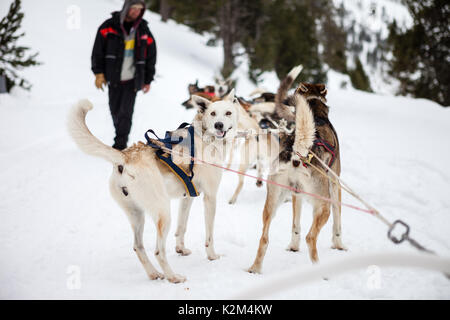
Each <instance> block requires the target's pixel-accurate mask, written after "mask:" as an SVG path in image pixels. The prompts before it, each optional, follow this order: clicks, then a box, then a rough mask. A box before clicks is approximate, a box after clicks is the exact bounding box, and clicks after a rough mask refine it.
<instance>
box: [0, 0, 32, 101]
mask: <svg viewBox="0 0 450 320" xmlns="http://www.w3.org/2000/svg"><path fill="white" fill-rule="evenodd" d="M20 6H21V1H20V0H14V2H13V3H12V4H11V6H10V7H9V12H8V14H7V15H6V16H5V17H4V18H3V19H2V20H1V21H0V76H4V77H5V78H6V89H7V91H8V92H9V91H10V90H11V88H12V87H14V86H19V87H22V88H24V89H26V90H30V89H31V84H30V83H29V82H28V81H27V80H26V79H24V78H22V77H21V76H19V75H18V73H17V71H19V70H22V69H23V68H26V67H30V66H35V65H39V64H40V62H37V61H36V60H35V58H36V56H37V55H38V53H34V54H31V55H27V51H28V50H29V48H28V47H23V46H18V45H17V40H18V39H19V38H21V37H22V36H23V35H24V34H25V33H20V34H17V32H18V30H19V28H20V26H21V23H22V19H23V13H22V12H20Z"/></svg>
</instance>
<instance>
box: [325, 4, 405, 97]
mask: <svg viewBox="0 0 450 320" xmlns="http://www.w3.org/2000/svg"><path fill="white" fill-rule="evenodd" d="M333 3H334V5H335V6H336V7H337V8H345V12H346V15H345V18H344V20H343V21H339V25H341V23H342V24H343V27H344V29H345V30H351V29H353V30H354V34H353V35H352V34H350V33H349V34H348V36H347V45H348V46H349V47H351V46H352V45H357V46H361V48H360V52H358V54H357V55H358V57H359V58H360V60H361V63H362V65H363V67H364V70H365V72H366V73H367V76H368V77H369V79H370V84H371V87H372V90H374V91H375V92H378V93H391V94H394V93H396V92H397V91H398V85H399V84H398V81H397V80H396V79H394V78H392V77H390V76H389V75H388V61H389V60H390V59H392V54H391V53H390V52H386V53H384V52H383V46H384V45H385V42H386V39H387V37H388V36H389V29H388V28H389V24H390V23H392V22H393V21H394V20H395V21H396V22H397V25H398V27H400V28H403V29H404V28H409V27H411V25H412V22H413V21H412V17H411V15H410V13H409V11H408V9H407V8H406V7H405V6H404V5H403V4H402V3H401V1H400V0H377V1H374V0H333ZM348 49H350V48H348ZM354 54H355V53H354V52H353V53H350V54H348V55H347V64H348V66H349V67H350V68H354ZM371 55H372V56H376V58H375V62H374V61H373V60H372V59H371Z"/></svg>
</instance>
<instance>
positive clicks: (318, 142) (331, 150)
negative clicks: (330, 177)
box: [314, 138, 336, 171]
mask: <svg viewBox="0 0 450 320" xmlns="http://www.w3.org/2000/svg"><path fill="white" fill-rule="evenodd" d="M314 145H315V146H319V147H324V148H325V150H327V151H328V152H329V153H330V154H331V159H330V162H329V163H328V167H329V168H331V166H332V165H333V163H334V161H335V160H336V153H335V147H333V146H332V145H331V144H330V143H329V142H328V141H326V140H324V139H321V138H318V139H316V140H314ZM327 171H328V170H327Z"/></svg>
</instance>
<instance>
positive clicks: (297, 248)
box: [286, 244, 300, 252]
mask: <svg viewBox="0 0 450 320" xmlns="http://www.w3.org/2000/svg"><path fill="white" fill-rule="evenodd" d="M286 250H287V251H292V252H298V251H300V248H299V246H295V245H292V244H290V245H289V247H287V248H286Z"/></svg>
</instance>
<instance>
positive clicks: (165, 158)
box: [145, 122, 199, 197]
mask: <svg viewBox="0 0 450 320" xmlns="http://www.w3.org/2000/svg"><path fill="white" fill-rule="evenodd" d="M186 127H188V128H187V130H188V134H189V137H190V140H191V141H190V148H189V150H190V151H191V163H190V165H189V170H190V171H191V174H190V175H188V174H187V173H186V172H185V171H184V170H183V169H182V168H180V167H179V166H177V165H176V164H175V163H174V162H173V161H172V154H171V153H168V152H165V151H164V150H163V149H161V146H160V145H158V144H155V143H154V142H153V141H154V139H151V138H150V137H149V136H148V133H149V132H150V133H151V134H153V135H154V136H155V137H156V139H157V140H158V141H159V142H162V143H164V146H165V147H166V148H167V149H169V150H172V146H173V145H177V144H180V143H181V142H183V137H178V140H174V139H173V138H172V135H171V132H170V131H166V136H165V137H164V139H161V138H159V137H158V136H157V135H156V133H155V132H154V131H153V130H151V129H150V130H148V131H147V132H146V133H145V139H146V140H147V145H148V146H150V147H152V148H155V149H157V150H156V155H157V157H158V158H159V160H160V161H161V162H162V163H164V164H165V165H166V166H167V167H168V168H169V169H170V170H171V171H172V172H173V173H174V174H175V176H176V177H177V178H178V179H180V181H181V182H182V183H183V185H184V187H185V189H186V191H187V193H189V196H191V197H198V196H199V193H198V192H197V189H196V188H195V185H194V183H193V182H192V179H193V178H194V170H193V169H194V159H193V157H194V155H195V149H194V127H193V126H191V125H190V124H189V123H186V122H184V123H182V124H181V125H180V126H179V127H178V129H183V128H186ZM152 140H153V141H152Z"/></svg>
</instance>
